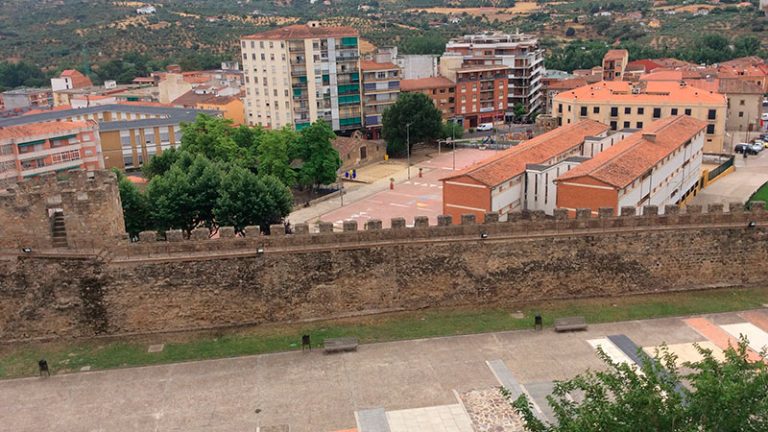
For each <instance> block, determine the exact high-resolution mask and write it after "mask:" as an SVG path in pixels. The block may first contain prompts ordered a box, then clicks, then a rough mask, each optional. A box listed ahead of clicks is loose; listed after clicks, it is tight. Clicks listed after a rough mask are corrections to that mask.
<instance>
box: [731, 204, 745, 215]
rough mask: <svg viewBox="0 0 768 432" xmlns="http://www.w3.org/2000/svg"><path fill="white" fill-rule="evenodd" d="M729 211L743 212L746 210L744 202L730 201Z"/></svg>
mask: <svg viewBox="0 0 768 432" xmlns="http://www.w3.org/2000/svg"><path fill="white" fill-rule="evenodd" d="M728 211H729V212H730V213H743V212H744V204H743V203H740V202H732V203H728Z"/></svg>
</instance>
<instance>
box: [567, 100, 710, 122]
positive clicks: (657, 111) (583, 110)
mask: <svg viewBox="0 0 768 432" xmlns="http://www.w3.org/2000/svg"><path fill="white" fill-rule="evenodd" d="M587 111H588V107H586V106H583V107H580V110H579V115H580V116H586V115H587ZM636 111H637V115H645V107H637V110H636ZM557 112H558V113H560V114H562V112H563V104H558V106H557ZM568 112H571V106H570V105H568ZM691 112H692V111H691V108H684V109H683V113H684V114H685V115H687V116H689V115H691ZM592 113H593V114H600V107H599V106H593V107H592ZM624 114H626V115H631V114H632V107H624ZM679 114H680V109H678V108H670V110H669V115H673V116H676V115H679ZM661 115H662V109H661V108H653V118H654V119H658V118H661ZM618 116H619V107H611V117H618ZM707 119H708V120H716V119H717V110H715V109H710V110H709V111H707Z"/></svg>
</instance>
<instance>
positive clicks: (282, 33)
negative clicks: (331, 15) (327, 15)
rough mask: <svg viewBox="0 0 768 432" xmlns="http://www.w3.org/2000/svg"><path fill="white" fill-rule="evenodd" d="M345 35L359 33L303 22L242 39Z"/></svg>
mask: <svg viewBox="0 0 768 432" xmlns="http://www.w3.org/2000/svg"><path fill="white" fill-rule="evenodd" d="M345 36H359V33H358V31H357V30H355V29H353V28H352V27H324V26H319V27H310V26H308V25H305V24H294V25H289V26H287V27H281V28H277V29H273V30H267V31H265V32H261V33H256V34H252V35H249V36H243V39H256V40H292V39H315V38H324V37H345Z"/></svg>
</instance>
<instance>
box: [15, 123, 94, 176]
mask: <svg viewBox="0 0 768 432" xmlns="http://www.w3.org/2000/svg"><path fill="white" fill-rule="evenodd" d="M98 132H99V127H98V125H97V124H96V122H94V121H76V122H71V121H63V122H53V123H30V124H24V125H18V126H9V127H2V128H0V182H2V181H5V180H11V181H17V180H24V179H25V178H29V177H33V176H39V175H43V174H48V173H56V172H63V171H70V170H87V171H95V170H100V169H104V156H103V155H102V153H101V144H100V141H99V133H98Z"/></svg>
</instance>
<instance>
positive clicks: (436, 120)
mask: <svg viewBox="0 0 768 432" xmlns="http://www.w3.org/2000/svg"><path fill="white" fill-rule="evenodd" d="M408 124H410V127H408V128H406V125H408ZM442 131H443V120H442V115H441V114H440V110H438V109H437V108H435V105H434V104H433V103H432V100H431V99H430V98H429V97H428V96H427V95H425V94H422V93H401V94H400V97H398V98H397V102H395V103H394V105H392V106H390V107H389V108H387V110H386V111H384V118H383V122H382V135H383V137H384V139H385V140H386V141H387V152H388V153H389V154H391V155H393V156H404V155H405V154H406V143H407V141H408V136H409V135H410V143H411V146H413V144H415V143H419V142H427V141H433V140H435V139H437V138H440V136H441V134H442Z"/></svg>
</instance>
